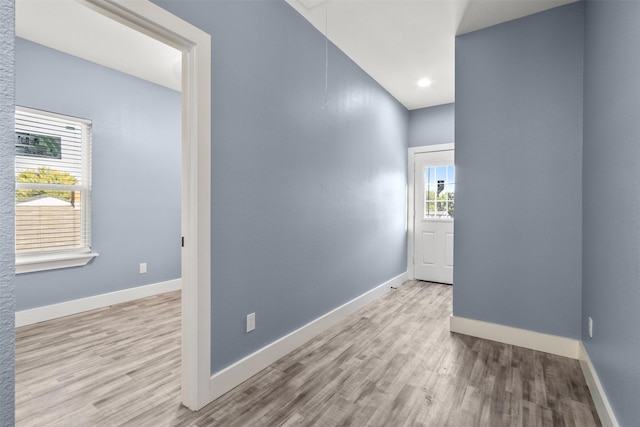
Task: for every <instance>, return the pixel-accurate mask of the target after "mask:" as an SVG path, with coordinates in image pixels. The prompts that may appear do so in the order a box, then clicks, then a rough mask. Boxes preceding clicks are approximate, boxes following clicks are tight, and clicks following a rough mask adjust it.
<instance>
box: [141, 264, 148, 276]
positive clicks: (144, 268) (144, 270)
mask: <svg viewBox="0 0 640 427" xmlns="http://www.w3.org/2000/svg"><path fill="white" fill-rule="evenodd" d="M146 272H147V263H146V262H141V263H140V274H145V273H146Z"/></svg>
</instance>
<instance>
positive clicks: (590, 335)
mask: <svg viewBox="0 0 640 427" xmlns="http://www.w3.org/2000/svg"><path fill="white" fill-rule="evenodd" d="M589 338H593V319H592V318H591V317H589Z"/></svg>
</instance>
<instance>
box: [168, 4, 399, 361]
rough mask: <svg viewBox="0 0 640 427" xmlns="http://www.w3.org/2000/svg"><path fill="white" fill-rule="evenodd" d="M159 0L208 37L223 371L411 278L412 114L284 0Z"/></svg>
mask: <svg viewBox="0 0 640 427" xmlns="http://www.w3.org/2000/svg"><path fill="white" fill-rule="evenodd" d="M157 3H158V4H160V5H161V6H162V7H164V8H166V9H167V10H169V11H170V12H172V13H174V14H176V15H178V16H180V17H182V18H183V19H185V20H186V21H189V22H191V23H192V24H194V25H196V26H197V27H199V28H201V29H203V30H205V31H207V32H208V33H209V34H211V35H212V54H213V60H212V61H213V62H212V65H213V70H212V79H213V81H212V102H213V104H212V107H213V108H212V110H213V111H212V139H213V140H212V144H213V147H212V162H213V163H212V181H213V182H212V184H213V188H212V199H213V202H212V240H213V243H212V245H213V247H212V280H213V288H212V346H213V348H212V369H213V371H218V370H220V369H221V368H223V367H225V366H227V365H229V364H231V363H233V362H235V361H237V360H238V359H240V358H242V357H244V356H246V355H248V354H250V353H252V352H253V351H255V350H257V349H259V348H261V347H263V346H265V345H266V344H269V343H271V342H273V341H275V340H276V339H278V338H280V337H282V336H284V335H286V334H287V333H289V332H291V331H293V330H295V329H297V328H299V327H300V326H302V325H304V324H306V323H308V322H309V321H311V320H313V319H316V318H317V317H318V316H320V315H323V314H325V313H327V312H328V311H330V310H332V309H334V308H336V307H338V306H340V305H342V304H344V303H345V302H347V301H349V300H351V299H353V298H354V297H357V296H359V295H361V294H363V293H364V292H366V291H368V290H370V289H372V288H373V287H375V286H377V285H380V284H382V283H384V282H385V281H387V280H389V279H391V278H393V277H395V276H396V275H398V274H401V273H403V272H404V271H405V270H406V245H407V244H406V179H407V178H406V177H407V121H408V112H407V110H406V109H405V108H404V107H402V106H401V105H400V104H399V103H398V102H397V101H396V100H395V99H394V98H392V97H391V96H390V95H389V94H388V93H387V92H386V91H384V90H383V89H382V88H381V87H380V86H379V85H378V84H377V83H376V82H374V81H373V80H372V79H371V78H370V77H369V76H368V75H367V74H365V73H364V72H363V71H362V70H361V69H360V68H359V67H357V66H356V65H355V64H354V63H353V62H352V61H351V60H349V59H348V58H347V57H346V56H345V55H344V54H343V53H342V52H340V51H339V50H338V49H336V48H335V47H334V46H333V45H330V46H329V72H328V92H327V93H325V39H324V37H323V36H322V34H320V33H319V32H318V31H317V30H315V29H314V28H313V27H312V26H311V25H310V24H309V23H308V22H307V21H306V20H305V19H304V18H303V17H302V16H300V15H299V14H298V13H297V12H296V11H295V10H294V9H293V8H291V7H290V6H289V5H287V4H286V3H285V2H281V1H278V2H274V1H240V2H239V1H215V2H203V1H166V2H165V1H158V2H157ZM252 312H255V313H256V330H255V331H254V332H251V333H249V334H247V333H245V317H246V315H247V314H248V313H252Z"/></svg>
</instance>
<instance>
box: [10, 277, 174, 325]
mask: <svg viewBox="0 0 640 427" xmlns="http://www.w3.org/2000/svg"><path fill="white" fill-rule="evenodd" d="M180 288H181V280H180V279H175V280H168V281H166V282H160V283H153V284H151V285H145V286H138V287H135V288H130V289H124V290H121V291H116V292H110V293H108V294H101V295H96V296H93V297H87V298H80V299H76V300H72V301H66V302H61V303H58V304H51V305H45V306H43V307H36V308H32V309H29V310H22V311H17V312H16V327H20V326H26V325H31V324H33V323H38V322H44V321H45V320H51V319H57V318H59V317H64V316H69V315H72V314H77V313H82V312H83V311H88V310H95V309H96V308H103V307H108V306H110V305H113V304H119V303H122V302H127V301H133V300H135V299H139V298H145V297H149V296H152V295H157V294H161V293H164V292H171V291H177V290H179V289H180Z"/></svg>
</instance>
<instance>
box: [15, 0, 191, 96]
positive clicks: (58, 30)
mask: <svg viewBox="0 0 640 427" xmlns="http://www.w3.org/2000/svg"><path fill="white" fill-rule="evenodd" d="M16 35H17V36H18V37H22V38H24V39H27V40H31V41H33V42H36V43H39V44H41V45H44V46H47V47H50V48H53V49H57V50H60V51H62V52H66V53H69V54H71V55H74V56H77V57H80V58H84V59H86V60H89V61H92V62H95V63H98V64H101V65H104V66H107V67H110V68H113V69H116V70H118V71H122V72H124V73H127V74H131V75H133V76H136V77H139V78H142V79H145V80H148V81H151V82H153V83H157V84H159V85H162V86H166V87H168V88H170V89H174V90H178V91H179V90H180V87H181V74H182V64H181V63H182V53H181V52H180V51H179V50H177V49H174V48H172V47H170V46H167V45H165V44H163V43H160V42H158V41H156V40H155V39H153V38H151V37H148V36H146V35H144V34H142V33H140V32H138V31H135V30H132V29H131V28H129V27H127V26H125V25H123V24H120V23H118V22H116V21H114V20H112V19H109V18H106V17H105V16H103V15H101V14H99V13H97V12H95V11H94V10H92V9H90V8H88V7H86V6H84V5H83V4H81V3H80V2H77V1H75V0H16Z"/></svg>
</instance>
